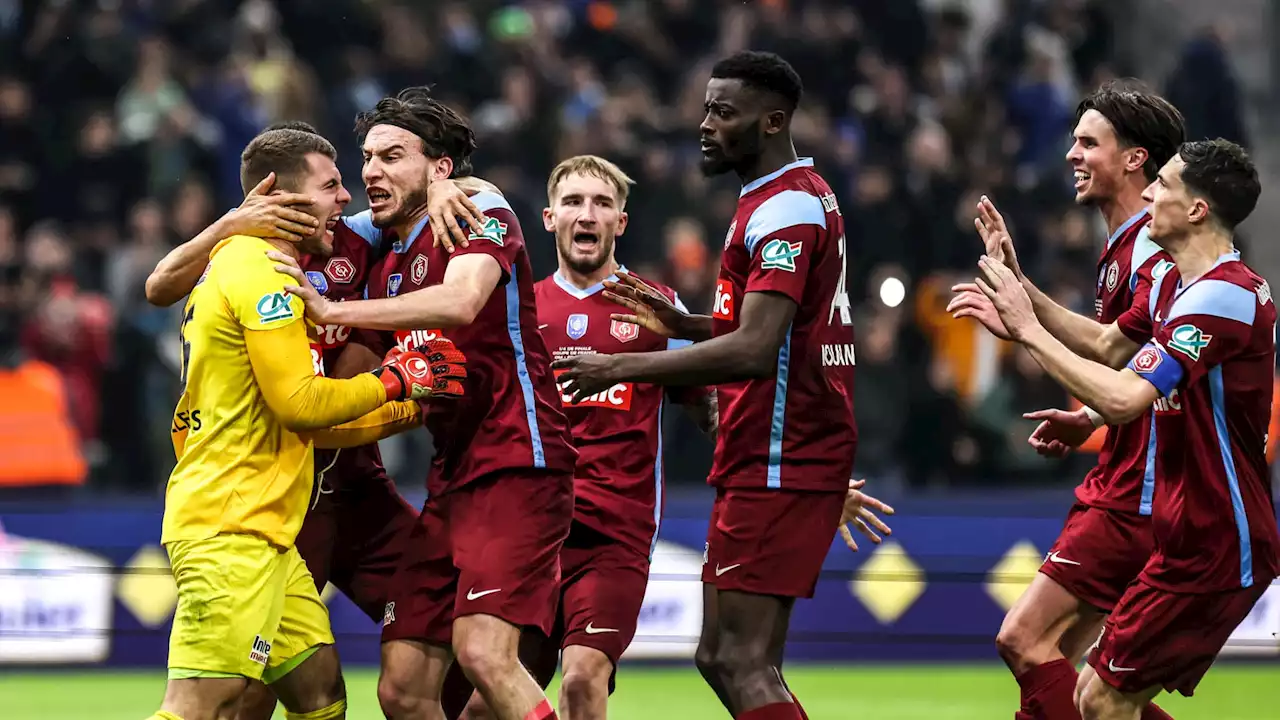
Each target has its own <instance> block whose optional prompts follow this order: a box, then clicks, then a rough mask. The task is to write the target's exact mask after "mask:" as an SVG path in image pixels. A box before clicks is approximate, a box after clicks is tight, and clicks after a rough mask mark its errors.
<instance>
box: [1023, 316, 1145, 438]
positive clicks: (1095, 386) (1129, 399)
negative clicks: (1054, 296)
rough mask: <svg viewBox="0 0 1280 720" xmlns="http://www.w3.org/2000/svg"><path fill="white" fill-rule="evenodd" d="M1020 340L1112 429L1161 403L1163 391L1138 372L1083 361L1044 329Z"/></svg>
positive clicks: (1041, 364)
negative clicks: (1112, 426)
mask: <svg viewBox="0 0 1280 720" xmlns="http://www.w3.org/2000/svg"><path fill="white" fill-rule="evenodd" d="M1020 340H1021V342H1022V344H1023V345H1026V347H1027V349H1028V350H1029V351H1031V354H1032V355H1033V356H1034V357H1035V359H1036V362H1038V363H1040V366H1041V367H1043V368H1044V369H1045V372H1047V373H1049V374H1050V375H1051V376H1053V379H1054V380H1056V381H1058V383H1059V384H1061V385H1062V386H1063V387H1064V388H1066V390H1067V392H1068V393H1070V394H1071V395H1072V396H1073V397H1075V398H1076V399H1077V400H1079V401H1080V402H1082V403H1084V404H1085V405H1086V406H1088V407H1091V408H1093V409H1094V410H1095V411H1097V413H1098V414H1099V415H1101V416H1102V418H1103V420H1105V421H1106V422H1107V424H1108V425H1124V424H1126V423H1129V422H1131V421H1133V420H1135V419H1136V418H1138V417H1140V416H1141V415H1142V414H1143V413H1144V412H1146V411H1147V410H1149V409H1150V408H1151V406H1152V404H1153V403H1155V402H1156V400H1159V399H1160V391H1159V390H1157V389H1156V387H1155V386H1154V385H1152V384H1151V383H1150V382H1148V381H1146V380H1144V379H1143V378H1142V377H1140V376H1139V375H1138V374H1137V373H1135V372H1134V371H1132V370H1130V369H1128V368H1125V369H1123V370H1113V369H1112V368H1110V367H1106V366H1104V365H1100V364H1098V363H1096V362H1093V361H1092V360H1087V359H1085V358H1083V357H1080V356H1079V355H1077V354H1075V353H1073V352H1071V351H1070V350H1069V349H1068V348H1067V347H1066V346H1064V345H1063V344H1062V343H1061V342H1059V341H1058V339H1057V338H1055V337H1054V336H1053V335H1052V334H1051V333H1050V332H1049V331H1048V330H1047V329H1046V328H1044V327H1041V326H1036V327H1034V328H1032V329H1031V330H1030V331H1028V332H1027V334H1026V335H1025V336H1024V337H1022V338H1020ZM1125 340H1126V342H1129V341H1128V340H1127V338H1126V339H1125ZM1131 354H1132V353H1131Z"/></svg>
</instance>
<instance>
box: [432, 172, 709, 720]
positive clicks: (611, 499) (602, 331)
mask: <svg viewBox="0 0 1280 720" xmlns="http://www.w3.org/2000/svg"><path fill="white" fill-rule="evenodd" d="M631 184H632V180H631V178H630V177H628V176H627V175H626V173H624V172H623V171H622V170H621V169H620V168H618V166H617V165H614V164H613V163H611V162H609V161H608V160H605V159H603V158H599V157H596V156H594V155H582V156H578V157H573V158H569V159H568V160H565V161H563V162H561V163H560V164H559V165H557V166H556V167H555V169H554V170H552V171H551V176H550V178H549V179H548V180H547V202H548V205H549V207H548V208H547V209H546V210H544V211H543V224H544V225H545V226H546V229H547V231H549V232H552V233H554V234H555V240H556V252H557V255H558V257H559V270H558V271H557V272H556V273H555V274H554V275H552V276H551V277H548V278H546V279H544V280H541V281H539V282H538V283H537V285H535V287H534V289H535V291H536V293H537V299H538V321H539V323H540V327H541V329H542V337H543V339H544V340H545V341H546V343H547V345H548V347H549V348H550V349H551V353H552V356H553V357H555V358H557V359H558V358H562V357H573V356H574V355H579V354H582V353H591V352H621V351H626V350H629V351H651V350H661V349H671V348H675V347H680V346H683V345H687V344H688V342H687V341H683V340H676V339H673V338H668V337H665V336H663V335H659V334H657V333H654V332H652V331H650V330H647V329H643V328H641V327H640V326H638V325H636V324H634V323H628V322H624V321H619V320H612V319H611V315H613V314H614V313H615V311H616V310H617V309H618V308H617V306H616V305H614V304H613V303H612V302H610V301H609V300H608V299H606V298H605V297H604V296H605V295H607V294H608V291H606V290H604V283H605V282H616V281H617V279H618V276H617V275H616V273H617V272H618V271H619V270H620V266H619V264H618V262H617V260H616V259H615V258H614V241H615V239H616V238H617V236H619V235H621V234H622V233H623V232H624V231H625V230H626V227H627V213H626V211H625V209H624V208H625V207H626V202H627V193H628V191H629V189H630V188H629V186H630V185H631ZM656 287H657V288H658V290H659V292H661V293H662V294H663V296H664V297H666V298H667V299H668V300H670V301H671V302H672V303H674V304H675V305H676V306H677V307H679V308H681V310H683V309H684V308H683V304H682V303H681V302H680V300H679V298H678V297H677V296H676V294H675V291H673V290H671V289H669V288H665V287H662V286H656ZM665 395H666V393H664V391H663V389H662V388H661V387H659V386H657V385H652V384H647V383H630V382H626V383H619V384H617V385H614V386H613V387H611V388H609V389H607V390H605V391H603V392H601V393H599V394H598V395H596V396H594V397H591V398H587V399H586V400H584V401H583V402H581V403H579V404H577V405H571V404H569V399H568V398H566V399H565V406H566V407H565V414H566V415H567V416H568V417H569V420H570V422H571V423H572V425H573V442H574V446H575V447H576V448H577V450H578V464H577V467H576V468H575V470H574V511H573V514H574V522H573V527H572V529H571V530H570V532H569V538H568V539H567V540H566V541H565V544H564V547H563V548H562V549H561V551H560V563H561V568H562V569H561V572H562V578H563V579H562V580H561V584H560V602H559V608H560V609H559V612H558V614H557V618H556V629H555V632H554V633H553V635H552V637H551V638H550V639H549V641H546V642H542V643H538V642H536V640H537V638H536V637H526V638H525V640H526V642H525V648H524V652H522V655H523V657H524V661H525V663H526V664H527V665H528V666H529V667H530V668H531V669H532V671H533V675H534V677H535V678H537V679H538V681H539V683H540V684H542V685H543V687H546V685H547V684H549V683H550V681H551V678H552V676H553V675H554V674H555V670H556V665H557V664H558V661H559V659H560V652H561V650H563V658H564V659H563V662H564V679H563V681H562V682H561V684H560V716H561V717H562V718H564V719H565V720H583V719H587V720H591V719H599V718H604V717H605V713H606V707H607V704H608V699H609V694H610V692H611V691H612V688H613V684H614V677H615V675H616V669H617V664H618V659H619V658H620V657H622V654H623V652H625V651H626V649H627V646H628V645H630V643H631V640H632V638H633V637H634V635H635V631H636V622H637V620H638V618H639V614H640V606H641V605H642V603H643V601H644V594H645V588H646V586H647V585H648V579H649V562H650V559H651V558H652V555H653V548H654V546H655V545H656V543H657V538H658V525H659V523H660V522H661V518H662V497H663V462H662V415H663V408H664V405H665V398H664V396H665ZM714 398H715V396H714V395H713V394H710V393H707V392H705V391H703V390H701V389H695V388H682V389H680V390H678V391H677V392H675V393H673V399H675V400H676V401H677V402H683V403H685V404H686V406H687V407H689V408H690V410H691V411H692V412H693V413H694V415H695V420H697V421H698V422H699V424H700V426H701V427H703V428H704V429H705V430H708V431H710V430H712V428H713V426H714V423H715V409H714ZM530 640H533V642H530ZM469 693H470V688H469V685H468V684H466V682H465V679H464V678H462V677H461V674H460V673H459V672H457V671H455V670H450V673H449V679H448V680H447V681H446V690H445V697H444V701H445V713H446V715H447V716H450V717H457V716H458V714H459V713H458V710H459V709H460V708H459V707H457V706H458V705H459V704H460V702H459V701H461V702H466V699H467V695H468V694H469ZM485 715H486V708H484V707H483V701H482V700H480V699H479V698H478V697H475V698H472V702H471V703H470V705H469V706H468V707H467V711H466V714H465V717H467V718H469V719H474V718H478V717H484V716H485Z"/></svg>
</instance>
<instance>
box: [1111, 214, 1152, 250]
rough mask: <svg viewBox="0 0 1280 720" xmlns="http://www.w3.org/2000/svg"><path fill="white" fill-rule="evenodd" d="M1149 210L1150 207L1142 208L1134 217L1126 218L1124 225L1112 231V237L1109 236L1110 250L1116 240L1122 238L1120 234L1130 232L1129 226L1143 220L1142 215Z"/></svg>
mask: <svg viewBox="0 0 1280 720" xmlns="http://www.w3.org/2000/svg"><path fill="white" fill-rule="evenodd" d="M1147 212H1148V208H1142V209H1141V210H1139V211H1138V212H1137V213H1135V214H1134V216H1133V217H1131V218H1129V219H1128V220H1125V221H1124V224H1123V225H1121V226H1120V227H1118V228H1116V231H1115V232H1113V233H1111V237H1109V238H1107V249H1108V250H1110V249H1111V246H1112V245H1115V244H1116V241H1117V240H1119V239H1120V236H1121V235H1124V234H1125V233H1126V232H1128V231H1129V228H1131V227H1133V224H1134V223H1136V222H1138V221H1139V220H1141V219H1142V216H1144V215H1146V214H1147Z"/></svg>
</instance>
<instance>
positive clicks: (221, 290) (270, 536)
mask: <svg viewBox="0 0 1280 720" xmlns="http://www.w3.org/2000/svg"><path fill="white" fill-rule="evenodd" d="M271 249H273V248H272V246H271V245H270V244H269V243H267V242H266V241H264V240H261V239H259V238H253V237H246V236H236V237H232V238H228V239H226V240H223V241H222V242H221V243H219V244H218V245H217V246H216V247H214V249H213V251H212V252H211V253H210V255H209V265H208V268H207V269H206V270H205V274H204V277H202V278H201V280H200V282H199V283H198V284H197V285H196V287H195V289H194V290H192V292H191V295H190V297H189V298H188V299H187V304H186V308H185V310H184V314H183V321H182V330H181V332H182V380H183V383H184V385H185V387H184V390H183V393H182V397H181V398H180V399H179V401H178V406H177V408H176V409H175V411H174V415H173V427H172V436H173V444H174V451H175V453H176V455H177V464H176V466H175V467H174V469H173V472H172V473H171V474H170V476H169V484H168V487H167V489H166V492H165V512H164V527H163V532H162V536H161V542H165V543H168V542H171V541H174V540H200V539H204V538H209V537H213V536H215V535H218V534H222V533H242V534H250V535H257V536H260V537H262V538H265V539H266V540H267V541H269V542H271V543H272V544H273V545H276V546H278V547H281V548H288V547H290V546H292V545H293V542H294V539H295V538H296V537H297V535H298V530H299V528H300V527H301V526H302V520H303V517H304V516H305V515H306V511H307V505H308V502H309V500H310V497H311V491H312V482H313V478H312V468H313V464H312V452H311V451H312V445H311V442H310V441H309V440H308V439H307V437H306V436H305V435H301V434H299V432H295V431H293V430H290V429H288V427H286V425H288V426H291V427H293V428H294V429H295V430H298V431H305V430H310V429H320V428H324V427H329V426H331V425H337V424H339V423H343V422H347V421H349V420H353V419H355V418H358V417H360V416H362V415H364V414H365V413H368V412H370V411H372V410H374V409H376V408H377V407H378V406H380V405H381V404H382V403H384V402H385V401H386V391H385V390H384V389H383V386H382V383H381V382H380V381H379V380H378V379H377V378H376V377H374V376H372V375H369V374H364V375H361V376H357V377H356V378H354V379H350V380H331V379H327V378H318V377H316V376H315V372H314V368H313V365H312V361H311V350H310V345H309V342H308V339H307V327H306V323H305V320H304V319H303V304H302V301H301V300H300V299H298V298H297V297H295V296H293V295H289V294H288V293H286V292H284V286H285V285H288V284H291V283H293V279H292V278H291V277H289V276H288V275H285V274H283V273H279V272H277V271H276V270H275V268H274V265H275V262H274V261H273V260H271V259H270V258H268V257H267V255H266V253H267V251H269V250H271Z"/></svg>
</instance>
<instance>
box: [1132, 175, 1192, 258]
mask: <svg viewBox="0 0 1280 720" xmlns="http://www.w3.org/2000/svg"><path fill="white" fill-rule="evenodd" d="M1184 164H1185V163H1183V162H1182V157H1181V156H1179V155H1174V156H1173V158H1172V159H1170V160H1169V162H1167V163H1165V165H1164V167H1162V168H1160V174H1159V175H1158V176H1156V179H1155V182H1153V183H1151V184H1150V185H1148V186H1147V189H1146V190H1145V191H1143V193H1142V199H1143V200H1146V201H1147V202H1148V203H1149V204H1150V205H1151V224H1150V225H1149V226H1147V233H1148V234H1149V235H1150V236H1151V239H1152V240H1154V241H1155V242H1156V244H1157V245H1160V246H1161V247H1167V243H1168V242H1169V241H1170V240H1173V239H1176V238H1178V237H1181V236H1183V235H1185V234H1186V233H1187V232H1188V231H1189V230H1190V229H1191V218H1192V216H1193V215H1197V212H1196V211H1197V207H1196V205H1197V204H1198V203H1203V202H1204V201H1203V200H1200V199H1198V198H1196V197H1195V196H1194V195H1192V194H1191V193H1189V192H1187V186H1186V185H1185V184H1183V182H1182V168H1183V166H1184ZM1200 210H1203V209H1200Z"/></svg>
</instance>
